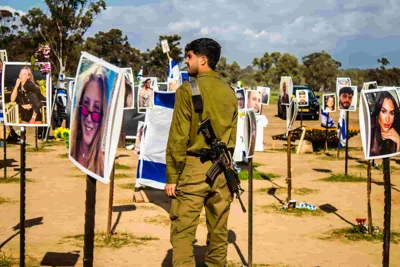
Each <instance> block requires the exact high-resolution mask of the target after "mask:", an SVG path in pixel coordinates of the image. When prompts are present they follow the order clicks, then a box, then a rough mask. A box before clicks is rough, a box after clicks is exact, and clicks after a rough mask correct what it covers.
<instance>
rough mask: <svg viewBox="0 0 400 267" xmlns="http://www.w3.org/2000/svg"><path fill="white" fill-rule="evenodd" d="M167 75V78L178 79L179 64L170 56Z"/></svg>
mask: <svg viewBox="0 0 400 267" xmlns="http://www.w3.org/2000/svg"><path fill="white" fill-rule="evenodd" d="M167 75H168V78H170V79H175V80H177V81H179V65H178V63H177V62H176V61H175V60H173V59H172V58H170V59H169V64H168V73H167Z"/></svg>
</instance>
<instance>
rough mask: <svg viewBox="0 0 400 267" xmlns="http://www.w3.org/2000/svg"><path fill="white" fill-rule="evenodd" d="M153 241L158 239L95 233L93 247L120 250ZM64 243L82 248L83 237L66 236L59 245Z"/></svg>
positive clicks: (127, 234) (128, 234)
mask: <svg viewBox="0 0 400 267" xmlns="http://www.w3.org/2000/svg"><path fill="white" fill-rule="evenodd" d="M154 240H159V238H158V237H151V236H142V237H138V236H135V235H132V234H130V233H117V234H114V235H111V237H110V238H108V236H107V234H106V233H105V232H97V233H95V236H94V246H95V247H98V248H102V247H108V248H121V247H126V246H141V245H145V244H147V243H148V242H149V241H154ZM64 242H71V243H73V245H75V246H77V247H83V242H84V235H74V236H66V237H64V238H63V239H62V241H61V242H59V244H62V243H64Z"/></svg>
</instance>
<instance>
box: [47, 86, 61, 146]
mask: <svg viewBox="0 0 400 267" xmlns="http://www.w3.org/2000/svg"><path fill="white" fill-rule="evenodd" d="M57 96H58V88H56V92H55V94H54V97H53V103H52V107H51V112H50V121H49V126H48V127H47V129H46V137H45V138H44V141H45V142H47V137H48V136H49V132H50V128H51V120H52V118H53V112H54V107H55V106H56V100H57Z"/></svg>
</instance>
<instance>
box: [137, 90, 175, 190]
mask: <svg viewBox="0 0 400 267" xmlns="http://www.w3.org/2000/svg"><path fill="white" fill-rule="evenodd" d="M174 102H175V93H174V92H162V91H154V107H153V108H152V109H147V110H146V118H145V121H144V124H145V127H146V130H145V131H144V132H143V135H142V139H141V142H140V154H139V160H138V167H137V172H136V185H135V187H140V186H141V185H144V186H149V187H152V188H156V189H160V190H163V189H164V187H165V184H166V181H167V176H166V158H165V157H166V156H165V155H166V154H165V153H166V152H165V151H166V149H167V142H168V135H169V128H170V127H171V122H172V114H173V112H174Z"/></svg>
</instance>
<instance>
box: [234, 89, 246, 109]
mask: <svg viewBox="0 0 400 267" xmlns="http://www.w3.org/2000/svg"><path fill="white" fill-rule="evenodd" d="M236 98H237V101H238V109H239V110H243V109H244V108H245V107H244V100H245V97H244V89H237V90H236Z"/></svg>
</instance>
